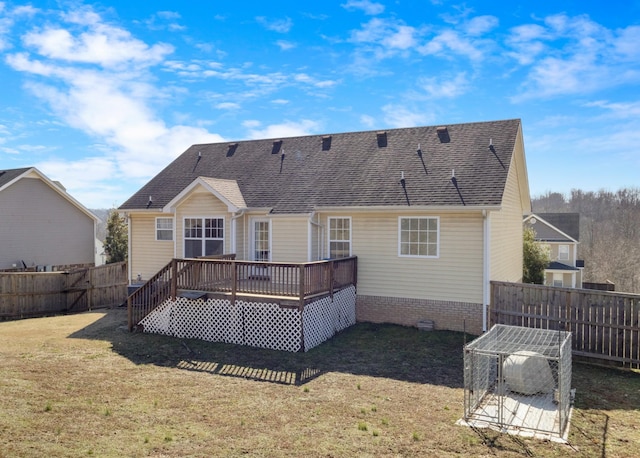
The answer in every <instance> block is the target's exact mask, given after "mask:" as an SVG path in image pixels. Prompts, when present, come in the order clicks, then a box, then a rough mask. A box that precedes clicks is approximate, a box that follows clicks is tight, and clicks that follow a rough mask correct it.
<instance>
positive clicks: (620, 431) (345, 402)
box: [0, 309, 640, 457]
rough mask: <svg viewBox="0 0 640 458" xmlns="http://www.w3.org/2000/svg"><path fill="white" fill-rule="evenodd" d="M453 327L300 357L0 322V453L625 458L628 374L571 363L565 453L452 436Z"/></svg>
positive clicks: (456, 398)
mask: <svg viewBox="0 0 640 458" xmlns="http://www.w3.org/2000/svg"><path fill="white" fill-rule="evenodd" d="M463 343H464V336H463V335H462V334H460V333H453V332H440V331H436V332H421V331H418V330H416V329H409V328H404V327H399V326H391V325H373V324H358V325H356V326H354V327H352V328H350V329H349V330H347V331H345V332H343V333H341V334H339V335H338V336H336V337H335V338H334V339H332V340H330V341H329V342H326V343H325V344H323V345H321V346H319V347H317V348H315V349H313V350H312V351H310V352H308V353H296V354H293V353H285V352H277V351H271V350H261V349H254V348H248V347H241V346H235V345H226V344H215V343H208V342H202V341H196V340H180V339H176V338H172V337H166V336H158V335H149V334H131V333H129V332H127V330H126V312H125V311H124V310H123V309H113V310H109V311H105V312H101V313H85V314H79V315H73V316H60V317H52V318H38V319H30V320H22V321H15V322H4V323H0V393H1V394H2V402H1V403H0V456H3V457H4V456H8V457H12V456H48V457H66V456H74V457H75V456H87V455H88V456H91V455H94V456H132V457H136V456H158V457H160V456H163V457H164V456H170V457H173V456H176V457H177V456H238V455H245V456H246V455H248V456H301V455H307V456H310V457H315V456H324V457H327V456H505V457H510V456H514V457H515V456H565V455H569V456H576V457H583V456H589V457H591V456H593V457H596V456H597V457H601V456H636V454H637V450H639V449H640V411H639V409H640V374H638V373H634V372H628V371H620V370H616V369H609V368H601V367H594V366H588V365H584V364H577V363H575V364H574V368H573V372H574V377H573V378H574V383H573V385H574V386H575V387H576V388H577V398H576V408H575V411H574V415H573V420H572V425H571V430H570V435H569V441H570V444H569V445H562V444H556V443H551V442H544V441H539V440H534V439H521V438H517V437H513V436H508V435H501V434H498V433H496V432H493V431H488V430H473V429H470V428H466V427H462V426H456V425H455V422H456V420H458V419H459V418H460V417H461V416H462V410H463V406H462V403H463V379H462V346H463Z"/></svg>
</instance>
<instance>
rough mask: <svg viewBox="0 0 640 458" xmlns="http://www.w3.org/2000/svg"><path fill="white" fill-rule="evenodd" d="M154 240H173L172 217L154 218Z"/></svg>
mask: <svg viewBox="0 0 640 458" xmlns="http://www.w3.org/2000/svg"><path fill="white" fill-rule="evenodd" d="M156 240H169V241H170V240H173V218H156Z"/></svg>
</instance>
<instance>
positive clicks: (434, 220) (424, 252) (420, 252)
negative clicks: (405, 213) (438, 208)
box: [398, 217, 440, 258]
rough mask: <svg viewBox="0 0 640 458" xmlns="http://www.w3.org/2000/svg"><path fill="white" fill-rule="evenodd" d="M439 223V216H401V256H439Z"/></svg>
mask: <svg viewBox="0 0 640 458" xmlns="http://www.w3.org/2000/svg"><path fill="white" fill-rule="evenodd" d="M439 225H440V220H439V218H438V217H427V218H425V217H421V218H417V217H411V218H406V217H400V218H399V221H398V226H399V230H398V232H399V248H398V254H399V255H400V256H421V257H429V258H436V257H438V256H439V251H440V250H439V245H440V228H439Z"/></svg>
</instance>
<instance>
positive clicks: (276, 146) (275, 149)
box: [271, 140, 282, 154]
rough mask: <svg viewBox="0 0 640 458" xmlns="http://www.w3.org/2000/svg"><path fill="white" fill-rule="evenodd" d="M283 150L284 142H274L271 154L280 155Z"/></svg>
mask: <svg viewBox="0 0 640 458" xmlns="http://www.w3.org/2000/svg"><path fill="white" fill-rule="evenodd" d="M280 148H282V140H274V141H273V147H272V148H271V154H278V153H279V152H280Z"/></svg>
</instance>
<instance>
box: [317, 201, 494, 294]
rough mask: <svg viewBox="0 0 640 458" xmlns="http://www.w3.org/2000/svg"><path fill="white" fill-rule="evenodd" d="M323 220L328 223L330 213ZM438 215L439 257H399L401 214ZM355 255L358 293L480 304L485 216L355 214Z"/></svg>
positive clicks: (352, 221) (460, 214)
mask: <svg viewBox="0 0 640 458" xmlns="http://www.w3.org/2000/svg"><path fill="white" fill-rule="evenodd" d="M335 216H339V215H337V214H335V213H333V214H330V215H328V214H324V215H321V223H322V224H323V225H325V226H327V225H328V217H335ZM400 216H402V217H409V218H411V217H417V218H422V217H438V219H439V225H440V240H439V242H440V249H439V257H438V258H427V257H420V256H416V257H400V256H398V218H399V217H400ZM351 244H352V248H351V249H352V253H353V255H354V256H357V257H358V294H359V295H364V296H384V297H398V298H418V299H433V300H443V301H460V302H469V303H481V302H482V259H483V258H482V249H483V246H482V215H481V213H480V212H479V211H478V212H467V213H448V214H441V215H425V214H418V213H416V214H411V213H408V212H404V213H403V214H402V215H399V214H398V213H395V214H394V213H393V212H375V213H374V212H372V213H365V212H362V213H360V212H359V213H356V214H352V215H351Z"/></svg>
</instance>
